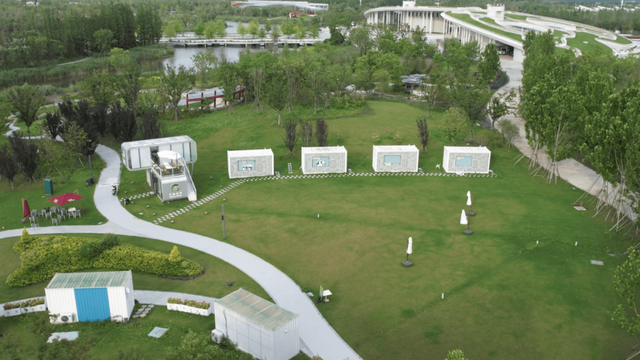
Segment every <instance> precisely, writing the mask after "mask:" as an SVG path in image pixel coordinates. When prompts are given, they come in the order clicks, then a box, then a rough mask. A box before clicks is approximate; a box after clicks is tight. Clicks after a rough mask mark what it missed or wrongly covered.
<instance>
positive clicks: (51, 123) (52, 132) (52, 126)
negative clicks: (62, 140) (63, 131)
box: [44, 111, 62, 140]
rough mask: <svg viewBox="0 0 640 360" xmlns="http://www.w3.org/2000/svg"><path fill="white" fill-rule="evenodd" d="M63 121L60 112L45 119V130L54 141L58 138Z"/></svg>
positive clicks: (49, 114)
mask: <svg viewBox="0 0 640 360" xmlns="http://www.w3.org/2000/svg"><path fill="white" fill-rule="evenodd" d="M61 121H62V119H61V118H60V113H59V112H57V111H56V112H54V113H47V114H46V115H45V117H44V128H45V131H46V132H47V134H49V136H51V138H52V139H54V140H55V139H56V137H58V131H59V129H60V124H61Z"/></svg>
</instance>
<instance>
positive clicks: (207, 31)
mask: <svg viewBox="0 0 640 360" xmlns="http://www.w3.org/2000/svg"><path fill="white" fill-rule="evenodd" d="M217 31H218V27H217V25H216V23H215V22H213V21H207V23H206V24H205V26H204V30H203V31H202V34H203V35H204V37H206V38H207V39H213V38H214V37H216V34H217Z"/></svg>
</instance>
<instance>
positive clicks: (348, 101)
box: [331, 94, 366, 110]
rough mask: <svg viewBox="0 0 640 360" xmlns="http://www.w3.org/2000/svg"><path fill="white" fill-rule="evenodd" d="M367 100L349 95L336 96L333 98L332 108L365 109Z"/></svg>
mask: <svg viewBox="0 0 640 360" xmlns="http://www.w3.org/2000/svg"><path fill="white" fill-rule="evenodd" d="M365 102H366V99H365V98H364V97H362V96H357V95H355V96H351V95H348V94H345V95H342V96H334V97H332V98H331V107H332V108H334V109H340V110H341V109H355V108H359V107H363V106H364V104H365Z"/></svg>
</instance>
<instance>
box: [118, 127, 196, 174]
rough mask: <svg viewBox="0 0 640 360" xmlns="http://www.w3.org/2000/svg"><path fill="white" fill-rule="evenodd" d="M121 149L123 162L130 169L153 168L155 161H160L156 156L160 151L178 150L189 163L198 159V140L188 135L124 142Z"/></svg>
mask: <svg viewBox="0 0 640 360" xmlns="http://www.w3.org/2000/svg"><path fill="white" fill-rule="evenodd" d="M120 150H121V151H122V162H123V163H124V166H125V167H126V168H127V169H128V170H130V171H134V170H146V169H151V166H152V165H153V164H154V163H158V160H157V159H156V161H154V158H157V153H158V152H159V151H173V152H177V153H178V154H180V156H181V157H182V158H183V159H184V161H185V162H186V163H187V164H193V163H195V162H196V160H198V151H197V148H196V142H195V141H194V140H193V139H191V138H190V137H188V136H186V135H182V136H173V137H168V138H160V139H150V140H139V141H129V142H124V143H122V145H120Z"/></svg>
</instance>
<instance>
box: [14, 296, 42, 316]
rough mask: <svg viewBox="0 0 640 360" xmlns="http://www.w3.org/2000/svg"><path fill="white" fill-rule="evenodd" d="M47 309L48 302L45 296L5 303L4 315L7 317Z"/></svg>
mask: <svg viewBox="0 0 640 360" xmlns="http://www.w3.org/2000/svg"><path fill="white" fill-rule="evenodd" d="M46 310H47V303H46V301H45V299H44V298H37V299H31V300H27V301H21V302H14V303H6V304H4V316H6V317H11V316H18V315H23V314H27V313H32V312H39V311H46Z"/></svg>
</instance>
